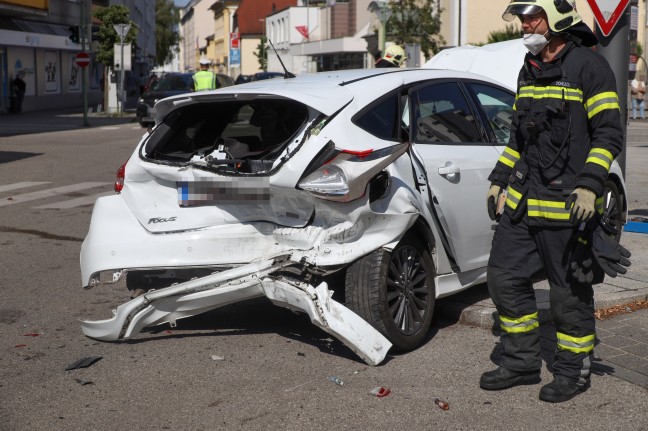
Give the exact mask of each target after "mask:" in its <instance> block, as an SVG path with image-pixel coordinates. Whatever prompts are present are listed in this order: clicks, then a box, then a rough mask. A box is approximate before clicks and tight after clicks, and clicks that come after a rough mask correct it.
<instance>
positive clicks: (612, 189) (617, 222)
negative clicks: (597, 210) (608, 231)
mask: <svg viewBox="0 0 648 431" xmlns="http://www.w3.org/2000/svg"><path fill="white" fill-rule="evenodd" d="M612 198H614V204H613V205H614V206H613V207H612V208H611V209H609V210H608V206H609V205H610V202H612ZM603 210H604V211H609V215H610V222H611V224H612V226H614V227H615V228H616V231H617V234H616V235H615V239H616V240H617V241H621V231H622V230H623V219H622V215H623V202H622V201H621V193H620V192H619V188H618V187H617V185H616V183H615V182H614V181H610V180H608V181H606V182H605V185H604V186H603Z"/></svg>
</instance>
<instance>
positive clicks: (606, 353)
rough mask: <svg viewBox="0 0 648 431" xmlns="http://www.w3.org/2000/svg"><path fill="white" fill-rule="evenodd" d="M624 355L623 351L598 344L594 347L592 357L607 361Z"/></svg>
mask: <svg viewBox="0 0 648 431" xmlns="http://www.w3.org/2000/svg"><path fill="white" fill-rule="evenodd" d="M624 354H626V352H624V351H623V350H621V349H617V348H615V347H612V346H608V345H606V344H599V345H597V346H596V347H594V356H595V357H597V358H602V359H606V360H609V359H610V358H613V357H615V356H619V355H624Z"/></svg>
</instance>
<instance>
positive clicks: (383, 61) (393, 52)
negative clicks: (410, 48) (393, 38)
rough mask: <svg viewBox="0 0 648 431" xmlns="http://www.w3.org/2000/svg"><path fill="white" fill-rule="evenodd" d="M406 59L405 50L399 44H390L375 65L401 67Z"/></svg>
mask: <svg viewBox="0 0 648 431" xmlns="http://www.w3.org/2000/svg"><path fill="white" fill-rule="evenodd" d="M405 60H407V56H406V55H405V50H404V49H403V47H402V46H400V45H391V46H390V47H388V48H387V49H385V53H384V54H383V56H382V57H380V58H379V59H378V61H377V62H376V67H401V65H402V64H403V62H404V61H405Z"/></svg>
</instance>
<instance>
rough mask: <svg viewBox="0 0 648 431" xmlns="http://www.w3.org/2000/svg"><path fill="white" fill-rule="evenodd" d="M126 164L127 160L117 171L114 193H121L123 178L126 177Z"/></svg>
mask: <svg viewBox="0 0 648 431" xmlns="http://www.w3.org/2000/svg"><path fill="white" fill-rule="evenodd" d="M126 163H128V160H126V161H125V162H124V164H123V165H121V166H120V167H119V169H117V180H116V181H115V186H114V189H115V193H121V191H122V189H123V188H124V178H125V177H126Z"/></svg>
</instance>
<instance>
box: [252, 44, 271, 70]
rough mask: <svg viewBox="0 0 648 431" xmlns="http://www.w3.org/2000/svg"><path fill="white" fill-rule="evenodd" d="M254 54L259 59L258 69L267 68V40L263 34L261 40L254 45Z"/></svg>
mask: <svg viewBox="0 0 648 431" xmlns="http://www.w3.org/2000/svg"><path fill="white" fill-rule="evenodd" d="M256 49H257V50H256V51H254V55H255V57H256V58H257V60H258V61H259V69H261V70H263V71H264V72H265V71H267V70H268V40H267V39H266V37H265V36H261V41H260V42H259V44H258V45H257V47H256Z"/></svg>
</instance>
